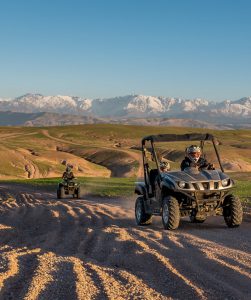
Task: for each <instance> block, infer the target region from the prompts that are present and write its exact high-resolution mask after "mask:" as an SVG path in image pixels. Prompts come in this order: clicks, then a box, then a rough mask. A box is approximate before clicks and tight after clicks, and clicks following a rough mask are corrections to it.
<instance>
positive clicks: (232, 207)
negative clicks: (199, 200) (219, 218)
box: [223, 195, 243, 228]
mask: <svg viewBox="0 0 251 300" xmlns="http://www.w3.org/2000/svg"><path fill="white" fill-rule="evenodd" d="M223 205H224V206H223V216H224V220H225V222H226V224H227V226H228V227H230V228H234V227H238V226H239V225H240V224H241V223H242V217H243V210H242V205H241V201H240V199H239V198H238V197H235V196H234V195H228V196H226V198H225V199H224V203H223Z"/></svg>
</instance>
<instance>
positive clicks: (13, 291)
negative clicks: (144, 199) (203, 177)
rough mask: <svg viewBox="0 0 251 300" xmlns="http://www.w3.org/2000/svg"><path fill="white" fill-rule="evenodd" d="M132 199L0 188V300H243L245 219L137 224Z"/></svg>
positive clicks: (248, 282)
mask: <svg viewBox="0 0 251 300" xmlns="http://www.w3.org/2000/svg"><path fill="white" fill-rule="evenodd" d="M133 206H134V201H133V200H123V199H115V200H111V199H102V200H100V199H96V200H92V199H89V200H87V199H85V198H83V199H79V200H73V199H63V200H60V201H59V200H57V199H56V198H55V193H49V192H43V191H42V190H33V189H32V188H31V187H30V188H28V187H27V186H21V185H19V186H17V185H9V186H7V185H1V186H0V289H1V291H0V299H51V300H55V299H83V300H85V299H251V234H250V232H251V219H250V218H246V219H245V222H244V223H243V224H242V226H241V227H240V228H238V229H228V228H226V226H225V224H224V222H223V219H222V218H212V219H209V220H207V221H206V223H204V224H198V225H196V224H191V223H189V222H188V221H187V220H183V221H182V222H181V226H180V228H179V229H178V230H177V231H174V232H168V231H164V230H163V229H162V224H161V221H160V218H158V217H156V218H155V219H154V222H153V224H152V225H151V226H149V227H137V226H136V225H135V221H134V210H133Z"/></svg>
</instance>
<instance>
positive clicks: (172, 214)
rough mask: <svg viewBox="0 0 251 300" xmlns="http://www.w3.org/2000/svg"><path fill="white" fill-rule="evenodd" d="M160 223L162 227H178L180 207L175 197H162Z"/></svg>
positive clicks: (170, 228) (172, 228) (171, 228)
mask: <svg viewBox="0 0 251 300" xmlns="http://www.w3.org/2000/svg"><path fill="white" fill-rule="evenodd" d="M162 223H163V226H164V229H169V230H174V229H176V228H178V227H179V223H180V208H179V203H178V201H177V199H175V198H173V197H171V196H169V197H165V198H164V199H163V203H162Z"/></svg>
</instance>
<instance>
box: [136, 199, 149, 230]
mask: <svg viewBox="0 0 251 300" xmlns="http://www.w3.org/2000/svg"><path fill="white" fill-rule="evenodd" d="M143 201H144V199H143V197H138V198H137V199H136V202H135V219H136V223H137V225H149V224H151V223H152V215H151V214H147V213H146V212H145V208H144V203H143Z"/></svg>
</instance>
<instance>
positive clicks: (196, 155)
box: [180, 145, 214, 171]
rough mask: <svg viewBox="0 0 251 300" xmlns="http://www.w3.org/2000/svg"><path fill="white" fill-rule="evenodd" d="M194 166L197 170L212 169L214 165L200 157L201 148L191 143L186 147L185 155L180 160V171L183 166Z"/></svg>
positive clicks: (182, 169) (183, 168)
mask: <svg viewBox="0 0 251 300" xmlns="http://www.w3.org/2000/svg"><path fill="white" fill-rule="evenodd" d="M189 167H196V168H198V169H199V170H201V169H207V170H214V165H213V164H210V163H209V162H208V161H207V160H206V159H205V158H203V157H201V148H200V147H199V146H197V145H191V146H189V147H187V148H186V157H185V159H184V160H183V161H182V162H181V165H180V168H181V171H184V170H185V168H189Z"/></svg>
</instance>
